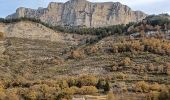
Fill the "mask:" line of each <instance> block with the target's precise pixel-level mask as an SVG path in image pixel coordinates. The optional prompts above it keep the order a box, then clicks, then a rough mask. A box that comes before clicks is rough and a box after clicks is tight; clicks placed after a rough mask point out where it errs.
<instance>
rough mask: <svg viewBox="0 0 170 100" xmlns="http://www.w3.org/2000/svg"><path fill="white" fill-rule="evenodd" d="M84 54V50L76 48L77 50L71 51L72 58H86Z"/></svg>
mask: <svg viewBox="0 0 170 100" xmlns="http://www.w3.org/2000/svg"><path fill="white" fill-rule="evenodd" d="M84 56H85V55H84V52H83V51H80V50H76V51H72V52H71V55H70V58H72V59H82V58H84Z"/></svg>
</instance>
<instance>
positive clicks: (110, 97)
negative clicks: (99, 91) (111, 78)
mask: <svg viewBox="0 0 170 100" xmlns="http://www.w3.org/2000/svg"><path fill="white" fill-rule="evenodd" d="M106 100H116V97H115V95H114V94H113V93H112V92H111V91H110V92H109V93H108V94H107V99H106Z"/></svg>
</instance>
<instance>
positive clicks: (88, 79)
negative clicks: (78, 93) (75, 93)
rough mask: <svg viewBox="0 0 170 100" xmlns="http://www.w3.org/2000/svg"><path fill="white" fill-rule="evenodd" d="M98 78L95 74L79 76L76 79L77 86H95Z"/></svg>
mask: <svg viewBox="0 0 170 100" xmlns="http://www.w3.org/2000/svg"><path fill="white" fill-rule="evenodd" d="M97 82H98V79H97V78H96V77H95V76H91V75H89V76H81V77H80V78H79V79H78V86H79V87H81V86H96V84H97Z"/></svg>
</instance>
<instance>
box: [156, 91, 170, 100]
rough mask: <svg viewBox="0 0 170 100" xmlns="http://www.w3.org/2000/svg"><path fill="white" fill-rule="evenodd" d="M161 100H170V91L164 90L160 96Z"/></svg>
mask: <svg viewBox="0 0 170 100" xmlns="http://www.w3.org/2000/svg"><path fill="white" fill-rule="evenodd" d="M158 99H159V100H170V90H163V91H162V92H161V93H160V94H159V96H158Z"/></svg>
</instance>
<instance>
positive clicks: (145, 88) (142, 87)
mask: <svg viewBox="0 0 170 100" xmlns="http://www.w3.org/2000/svg"><path fill="white" fill-rule="evenodd" d="M135 91H136V92H149V85H148V83H146V82H145V81H140V82H137V83H136V84H135Z"/></svg>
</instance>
